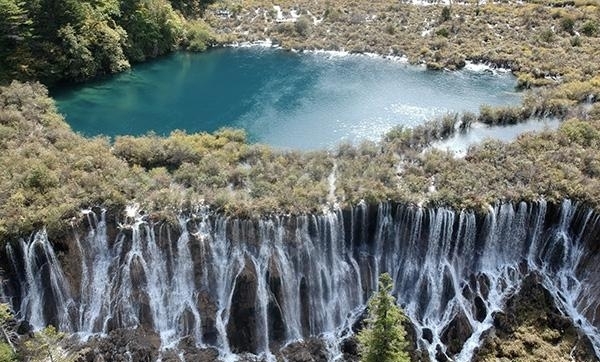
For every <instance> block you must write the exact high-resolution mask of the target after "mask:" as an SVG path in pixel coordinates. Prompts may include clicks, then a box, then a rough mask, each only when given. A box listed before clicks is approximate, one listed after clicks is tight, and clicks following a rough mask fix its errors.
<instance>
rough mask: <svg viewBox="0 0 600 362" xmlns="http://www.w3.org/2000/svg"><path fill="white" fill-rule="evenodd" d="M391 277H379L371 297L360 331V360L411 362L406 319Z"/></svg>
mask: <svg viewBox="0 0 600 362" xmlns="http://www.w3.org/2000/svg"><path fill="white" fill-rule="evenodd" d="M391 291H392V278H391V277H390V275H389V274H387V273H384V274H381V275H380V276H379V291H378V292H377V293H375V295H373V296H372V297H371V300H369V306H368V312H369V317H368V319H367V321H366V327H365V328H364V329H363V330H362V331H361V332H360V333H359V334H358V340H359V343H360V360H361V362H409V361H410V357H409V355H408V353H407V352H406V347H407V344H408V342H407V341H406V331H405V330H404V327H403V326H402V321H403V320H404V319H405V318H406V317H405V316H404V314H403V313H402V310H401V309H400V308H399V307H398V306H397V305H396V298H394V297H393V296H392V295H391Z"/></svg>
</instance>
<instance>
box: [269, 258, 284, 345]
mask: <svg viewBox="0 0 600 362" xmlns="http://www.w3.org/2000/svg"><path fill="white" fill-rule="evenodd" d="M267 280H268V282H269V292H270V295H269V304H268V306H267V310H268V314H269V315H268V321H269V339H270V341H271V342H274V344H275V345H272V346H271V348H272V349H273V347H275V346H280V345H281V344H282V343H283V342H284V341H285V337H286V336H285V324H284V321H283V311H282V304H283V302H284V298H283V290H282V286H281V274H280V272H279V269H278V268H277V264H276V262H275V260H274V259H273V258H272V259H271V260H270V262H269V272H268V275H267Z"/></svg>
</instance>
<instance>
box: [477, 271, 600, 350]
mask: <svg viewBox="0 0 600 362" xmlns="http://www.w3.org/2000/svg"><path fill="white" fill-rule="evenodd" d="M484 341H485V342H484V343H483V344H482V346H481V347H480V348H479V350H478V351H476V353H475V356H474V358H473V361H474V362H479V361H491V360H498V359H509V360H524V361H525V360H527V361H529V360H531V361H559V360H564V361H567V360H570V361H578V362H587V361H598V359H597V358H596V356H595V353H594V349H593V347H592V345H591V343H590V341H589V339H588V338H587V337H586V336H585V335H583V333H581V332H580V331H579V330H578V329H577V326H575V325H574V324H573V323H572V322H571V321H570V320H569V318H567V317H565V316H563V315H562V314H561V313H560V311H559V310H558V309H557V308H556V306H555V304H554V300H553V298H552V295H551V294H550V293H549V292H548V291H547V290H546V289H545V288H544V287H543V286H542V283H541V277H540V276H539V275H537V274H531V275H529V276H527V277H526V278H525V279H524V281H523V284H522V285H521V289H520V290H519V292H518V293H517V294H516V295H515V296H513V297H512V298H510V299H509V300H508V301H507V302H506V307H505V309H504V311H503V312H501V313H496V314H495V315H494V327H493V328H492V330H490V331H489V332H488V333H487V334H486V336H485V338H484Z"/></svg>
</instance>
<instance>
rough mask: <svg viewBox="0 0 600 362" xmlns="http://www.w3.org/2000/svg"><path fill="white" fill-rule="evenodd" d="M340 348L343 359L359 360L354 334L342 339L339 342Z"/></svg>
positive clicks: (356, 339)
mask: <svg viewBox="0 0 600 362" xmlns="http://www.w3.org/2000/svg"><path fill="white" fill-rule="evenodd" d="M340 349H341V351H342V354H343V355H344V361H358V360H359V349H358V338H356V336H352V337H349V338H346V339H344V340H343V341H342V342H341V344H340Z"/></svg>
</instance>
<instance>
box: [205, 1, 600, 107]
mask: <svg viewBox="0 0 600 362" xmlns="http://www.w3.org/2000/svg"><path fill="white" fill-rule="evenodd" d="M419 4H420V3H419ZM204 18H205V21H206V22H207V23H208V24H210V25H211V27H212V28H213V29H214V30H215V33H216V39H217V43H218V44H223V45H225V44H230V43H240V42H256V41H261V40H264V39H271V40H272V41H273V42H275V43H276V44H278V45H279V46H281V47H282V48H284V49H289V50H292V49H293V50H299V51H302V50H331V51H345V52H350V53H374V54H380V55H382V56H392V57H403V58H406V59H407V60H408V61H409V62H410V63H412V64H424V65H426V66H427V67H428V68H430V69H449V70H454V69H460V68H462V67H464V66H465V65H466V64H467V62H469V61H471V62H475V63H483V64H487V65H489V66H491V67H492V68H505V69H510V70H511V71H512V72H513V73H514V74H515V75H516V76H517V77H518V86H519V87H520V88H530V87H539V86H544V87H545V88H544V90H543V91H539V92H537V93H536V97H538V98H540V99H543V100H544V102H546V103H548V104H549V105H551V106H552V107H559V108H560V107H570V106H572V105H574V104H576V103H579V102H582V101H586V100H590V99H591V100H595V99H598V98H599V95H600V78H598V77H599V76H598V72H599V71H600V66H599V65H598V63H597V62H595V59H597V58H598V49H600V37H599V36H600V31H599V29H600V13H599V11H598V4H597V3H595V2H592V1H575V2H562V1H547V2H544V3H540V2H537V1H525V2H509V3H495V2H485V3H483V4H480V3H479V2H465V3H457V4H454V5H452V6H447V5H436V4H434V5H427V6H424V5H415V4H414V3H412V2H397V1H388V0H377V1H370V2H336V3H335V4H332V3H330V2H312V1H303V0H300V1H290V0H282V1H243V2H241V1H239V2H237V1H219V2H216V3H214V4H213V5H211V6H210V7H209V8H208V10H207V12H206V13H205V17H204Z"/></svg>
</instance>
